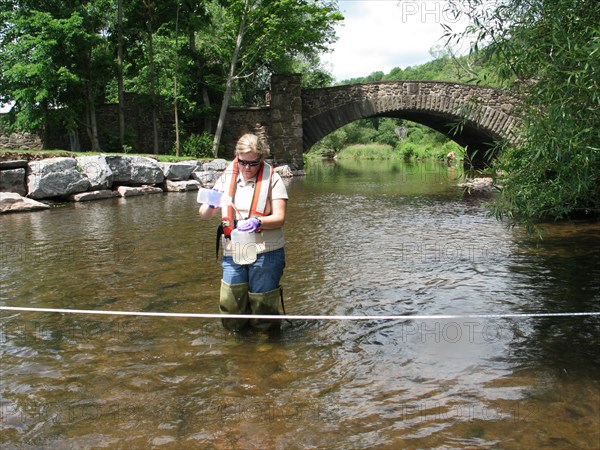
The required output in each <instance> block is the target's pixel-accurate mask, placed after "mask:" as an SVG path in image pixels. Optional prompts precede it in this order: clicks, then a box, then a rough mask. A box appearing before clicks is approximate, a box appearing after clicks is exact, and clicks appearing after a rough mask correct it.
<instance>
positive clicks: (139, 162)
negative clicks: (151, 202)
mask: <svg viewBox="0 0 600 450" xmlns="http://www.w3.org/2000/svg"><path fill="white" fill-rule="evenodd" d="M106 162H107V163H108V166H109V167H110V169H111V170H112V172H113V183H115V184H120V185H130V186H141V185H147V184H160V183H162V182H163V180H164V179H165V175H164V174H163V171H162V170H161V169H160V167H158V163H157V162H156V161H155V160H154V159H151V158H146V157H144V156H121V155H106Z"/></svg>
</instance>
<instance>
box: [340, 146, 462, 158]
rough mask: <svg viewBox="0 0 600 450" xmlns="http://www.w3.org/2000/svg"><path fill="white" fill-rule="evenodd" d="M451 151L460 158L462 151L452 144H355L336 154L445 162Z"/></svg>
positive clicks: (341, 155) (342, 156)
mask: <svg viewBox="0 0 600 450" xmlns="http://www.w3.org/2000/svg"><path fill="white" fill-rule="evenodd" d="M451 151H454V152H456V155H457V156H458V157H459V158H461V157H462V155H463V153H464V150H463V149H462V148H461V147H460V146H459V145H458V144H456V143H454V142H446V143H445V144H442V145H440V144H438V145H432V144H431V143H423V144H415V143H413V142H407V143H402V144H399V145H397V146H396V147H392V146H391V145H384V144H356V145H350V146H348V147H345V148H343V149H342V150H340V152H339V153H338V154H337V157H338V158H340V159H405V160H445V159H446V155H447V154H448V153H450V152H451Z"/></svg>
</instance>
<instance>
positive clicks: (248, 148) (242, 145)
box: [235, 133, 269, 159]
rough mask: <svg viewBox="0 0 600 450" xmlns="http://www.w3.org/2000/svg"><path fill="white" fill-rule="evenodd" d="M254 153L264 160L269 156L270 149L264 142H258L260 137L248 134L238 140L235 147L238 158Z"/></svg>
mask: <svg viewBox="0 0 600 450" xmlns="http://www.w3.org/2000/svg"><path fill="white" fill-rule="evenodd" d="M252 151H254V152H256V153H258V154H259V155H260V157H261V158H263V159H264V158H266V157H267V156H269V149H268V148H267V146H266V145H264V143H263V142H261V141H259V140H258V136H256V135H255V134H252V133H246V134H244V135H243V136H242V137H241V138H239V139H238V141H237V144H236V145H235V154H236V156H238V155H241V154H243V153H248V152H252Z"/></svg>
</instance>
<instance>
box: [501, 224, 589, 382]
mask: <svg viewBox="0 0 600 450" xmlns="http://www.w3.org/2000/svg"><path fill="white" fill-rule="evenodd" d="M516 262H517V263H516V264H514V265H513V266H512V267H511V271H512V272H513V274H514V276H513V280H514V283H515V284H516V285H519V286H520V288H521V289H522V290H523V293H522V295H523V299H524V304H523V306H522V308H523V309H526V310H527V311H529V312H549V313H553V312H557V313H561V312H598V310H599V308H600V224H599V223H597V222H582V223H577V224H574V223H563V224H548V225H546V227H545V235H544V238H543V240H541V241H534V240H532V239H527V238H524V239H523V240H522V242H520V244H519V251H518V254H517V256H516ZM529 327H530V331H529V333H528V336H527V338H526V339H522V340H517V341H516V342H515V343H514V344H513V346H512V347H513V348H512V353H513V358H514V359H515V360H516V361H519V362H520V363H521V364H523V365H527V364H530V363H531V361H532V360H535V361H537V362H538V364H540V365H543V366H545V367H548V368H551V369H553V370H554V371H556V372H557V373H558V374H561V375H567V376H568V375H571V374H573V373H580V374H582V375H587V376H590V377H593V378H597V376H598V373H599V372H598V371H599V370H600V352H598V348H600V317H598V316H593V317H590V316H583V317H563V318H539V319H536V320H533V321H531V322H530V323H529Z"/></svg>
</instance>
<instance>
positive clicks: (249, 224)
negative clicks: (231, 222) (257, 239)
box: [236, 217, 261, 233]
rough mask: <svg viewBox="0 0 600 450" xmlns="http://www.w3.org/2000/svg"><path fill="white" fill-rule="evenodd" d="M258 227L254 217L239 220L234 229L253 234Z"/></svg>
mask: <svg viewBox="0 0 600 450" xmlns="http://www.w3.org/2000/svg"><path fill="white" fill-rule="evenodd" d="M260 225H261V224H260V220H258V219H257V218H256V217H251V218H250V219H248V220H240V221H239V222H238V224H237V227H236V228H237V229H238V230H240V231H246V232H248V233H253V232H255V231H256V230H258V229H259V228H260Z"/></svg>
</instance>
